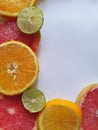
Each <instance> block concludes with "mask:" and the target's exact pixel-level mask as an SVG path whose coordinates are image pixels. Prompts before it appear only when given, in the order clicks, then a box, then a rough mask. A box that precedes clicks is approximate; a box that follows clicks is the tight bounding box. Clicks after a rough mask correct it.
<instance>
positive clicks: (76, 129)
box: [38, 99, 82, 130]
mask: <svg viewBox="0 0 98 130" xmlns="http://www.w3.org/2000/svg"><path fill="white" fill-rule="evenodd" d="M81 119H82V113H81V110H80V108H79V107H78V106H77V105H76V104H74V103H72V102H71V101H67V100H63V99H54V100H50V101H48V102H47V103H46V107H45V108H44V109H43V110H42V111H41V112H40V114H39V116H38V128H39V130H80V125H81Z"/></svg>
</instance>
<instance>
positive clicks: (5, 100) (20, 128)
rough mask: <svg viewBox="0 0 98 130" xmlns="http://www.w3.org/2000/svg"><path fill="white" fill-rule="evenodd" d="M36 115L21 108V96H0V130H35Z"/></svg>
mask: <svg viewBox="0 0 98 130" xmlns="http://www.w3.org/2000/svg"><path fill="white" fill-rule="evenodd" d="M37 115H38V114H37V113H36V114H33V113H30V112H28V111H27V110H26V109H25V108H24V107H23V105H22V101H21V95H15V96H6V95H2V94H0V130H36V129H37V123H36V121H37Z"/></svg>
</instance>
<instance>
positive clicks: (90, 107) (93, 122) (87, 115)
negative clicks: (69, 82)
mask: <svg viewBox="0 0 98 130" xmlns="http://www.w3.org/2000/svg"><path fill="white" fill-rule="evenodd" d="M76 103H77V104H78V105H79V106H80V107H81V110H82V113H83V120H82V126H81V130H98V84H91V85H89V86H87V87H85V88H84V89H83V90H82V91H81V93H80V94H79V96H78V97H77V100H76Z"/></svg>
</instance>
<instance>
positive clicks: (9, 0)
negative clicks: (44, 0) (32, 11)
mask: <svg viewBox="0 0 98 130" xmlns="http://www.w3.org/2000/svg"><path fill="white" fill-rule="evenodd" d="M35 3H36V0H0V14H1V15H5V16H11V17H14V16H18V13H19V12H20V10H22V9H23V8H25V7H28V6H30V5H34V4H35Z"/></svg>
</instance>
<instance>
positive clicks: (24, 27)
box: [17, 6, 44, 34]
mask: <svg viewBox="0 0 98 130" xmlns="http://www.w3.org/2000/svg"><path fill="white" fill-rule="evenodd" d="M43 21H44V17H43V13H42V11H41V9H39V8H38V7H35V6H30V7H28V8H24V9H23V10H22V11H21V12H20V13H19V15H18V18H17V25H18V27H19V29H20V30H21V31H22V32H24V33H26V34H33V33H35V32H37V31H39V30H40V29H41V27H42V25H43Z"/></svg>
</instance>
